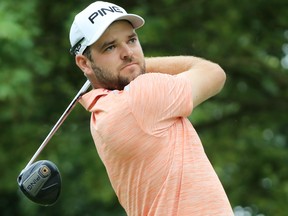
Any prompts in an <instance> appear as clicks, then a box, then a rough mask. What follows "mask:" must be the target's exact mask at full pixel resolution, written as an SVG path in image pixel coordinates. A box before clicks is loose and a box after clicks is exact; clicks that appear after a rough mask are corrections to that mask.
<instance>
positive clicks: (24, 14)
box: [0, 0, 288, 216]
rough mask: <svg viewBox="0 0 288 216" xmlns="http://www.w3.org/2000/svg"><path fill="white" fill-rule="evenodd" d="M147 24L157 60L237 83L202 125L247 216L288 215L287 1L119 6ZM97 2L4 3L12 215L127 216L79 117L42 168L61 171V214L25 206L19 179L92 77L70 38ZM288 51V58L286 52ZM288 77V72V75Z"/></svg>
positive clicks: (204, 112) (204, 113) (7, 180)
mask: <svg viewBox="0 0 288 216" xmlns="http://www.w3.org/2000/svg"><path fill="white" fill-rule="evenodd" d="M114 2H115V3H117V4H119V5H122V6H123V7H125V8H126V9H127V11H129V12H134V13H138V14H140V15H142V16H143V17H144V18H145V20H146V25H145V26H144V27H143V28H141V29H139V30H138V34H139V37H140V39H141V43H142V46H143V49H144V51H145V54H146V56H156V55H196V56H200V57H203V58H206V59H210V60H211V61H215V62H217V63H219V64H220V65H221V66H222V67H223V68H224V69H225V71H226V73H227V82H226V85H225V88H224V89H223V91H222V92H221V93H220V94H219V95H217V96H216V97H214V98H212V99H210V100H209V101H207V102H205V103H204V104H203V105H202V106H199V108H197V109H195V110H194V112H193V114H192V115H191V116H190V120H191V122H193V123H194V125H195V128H196V130H198V131H199V133H200V137H201V138H202V141H203V145H204V147H205V149H206V152H207V154H208V157H209V158H210V160H211V163H212V164H213V166H214V167H215V169H216V171H217V173H218V174H219V177H220V179H221V181H222V182H223V185H224V187H225V189H226V192H227V194H228V197H229V199H230V201H231V204H232V206H233V208H234V210H235V214H236V215H243V214H244V213H245V215H261V214H262V215H267V216H268V215H277V216H278V215H279V216H282V215H285V214H286V212H288V207H287V205H286V202H287V200H288V197H287V194H288V183H287V179H288V172H287V168H286V167H287V164H288V159H287V158H288V149H287V131H288V125H287V122H288V116H287V114H286V112H287V111H286V110H287V105H288V104H287V99H288V72H287V65H288V63H287V62H284V59H288V57H287V56H288V51H287V44H288V36H287V35H288V33H287V24H288V21H287V9H288V8H287V6H288V5H287V2H286V0H274V1H264V0H255V1H248V0H243V1H228V0H212V1H207V0H198V1H184V0H159V1H151V0H145V1H144V0H137V1H124V0H119V1H114ZM89 3H91V1H81V2H79V1H76V0H74V1H73V0H72V1H56V0H50V1H40V0H38V1H37V0H29V1H28V0H26V1H25V0H24V1H19V2H17V4H16V3H15V2H13V1H8V0H2V1H1V2H0V17H1V19H0V42H1V49H0V112H1V115H0V121H1V132H0V136H1V145H0V165H1V170H2V172H1V179H0V181H1V184H0V197H1V198H0V208H1V215H3V216H5V215H125V214H124V212H123V210H122V208H121V207H120V206H119V203H118V201H117V198H116V197H115V195H114V192H113V190H112V188H111V185H110V183H109V181H108V178H107V175H106V171H105V168H104V166H103V165H102V163H101V161H100V159H99V157H98V155H97V152H96V150H95V147H94V144H93V141H92V138H91V136H90V132H89V118H90V117H89V113H87V112H85V110H84V109H83V108H82V107H81V106H80V105H79V106H78V105H77V106H76V107H75V109H74V110H73V111H72V113H71V114H70V116H69V117H68V118H67V119H66V121H65V123H64V124H63V125H62V126H61V128H60V129H59V130H58V132H57V133H56V134H55V136H54V137H53V138H52V139H51V141H50V142H49V145H48V146H47V147H46V148H45V150H44V151H43V152H42V153H41V156H40V157H39V158H38V159H48V160H51V161H53V162H54V163H56V164H57V166H58V168H59V169H60V171H61V174H62V180H63V190H62V193H61V196H60V199H59V201H58V202H57V204H56V205H55V206H52V207H40V206H37V205H35V204H33V203H31V202H30V201H28V200H27V199H26V198H25V197H23V196H22V195H21V193H20V192H19V191H18V187H17V183H16V178H17V176H18V174H19V173H20V171H21V169H23V168H24V167H25V165H26V163H28V161H29V160H30V158H31V157H32V155H33V154H34V152H35V151H36V150H37V148H38V147H39V146H40V144H41V142H42V141H43V140H44V138H45V137H46V135H47V134H48V132H49V131H50V129H51V128H52V126H53V125H54V124H55V123H56V121H57V120H58V118H59V117H60V115H61V114H62V112H63V111H64V110H65V108H66V107H67V106H68V104H69V103H70V101H71V100H72V98H73V97H74V95H75V94H76V92H77V91H78V89H79V88H80V87H81V86H82V85H83V84H84V81H85V78H84V77H83V75H82V73H81V72H80V70H79V69H78V68H77V67H76V66H75V63H74V59H73V57H72V56H70V54H69V52H68V50H69V48H70V45H69V39H68V34H69V28H70V25H71V23H72V20H73V17H74V15H75V14H76V13H77V12H78V11H79V10H81V9H82V8H84V7H85V6H86V5H87V4H89ZM285 47H286V48H285ZM285 66H286V68H285Z"/></svg>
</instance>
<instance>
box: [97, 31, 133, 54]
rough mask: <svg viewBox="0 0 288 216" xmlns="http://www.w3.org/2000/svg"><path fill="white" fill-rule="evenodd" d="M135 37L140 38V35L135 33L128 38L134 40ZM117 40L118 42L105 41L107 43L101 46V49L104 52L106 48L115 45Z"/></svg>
mask: <svg viewBox="0 0 288 216" xmlns="http://www.w3.org/2000/svg"><path fill="white" fill-rule="evenodd" d="M135 36H138V35H137V34H136V32H133V33H132V34H130V35H129V36H128V38H129V39H131V38H133V37H135ZM116 40H117V39H115V40H112V41H105V42H104V43H103V44H102V45H101V46H100V49H101V50H102V49H105V48H106V47H108V46H111V45H113V44H114V43H115V42H116Z"/></svg>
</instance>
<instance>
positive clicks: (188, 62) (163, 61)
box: [145, 56, 211, 75]
mask: <svg viewBox="0 0 288 216" xmlns="http://www.w3.org/2000/svg"><path fill="white" fill-rule="evenodd" d="M145 61H146V71H147V72H157V73H166V74H171V75H175V74H179V73H181V72H184V71H187V70H190V69H191V68H192V67H196V66H197V65H198V64H200V65H202V66H201V68H202V69H203V66H204V67H205V65H206V64H207V63H208V65H209V64H210V63H211V62H209V61H207V60H204V59H201V58H198V57H194V56H167V57H149V58H145ZM200 65H199V66H200ZM197 67H198V66H197Z"/></svg>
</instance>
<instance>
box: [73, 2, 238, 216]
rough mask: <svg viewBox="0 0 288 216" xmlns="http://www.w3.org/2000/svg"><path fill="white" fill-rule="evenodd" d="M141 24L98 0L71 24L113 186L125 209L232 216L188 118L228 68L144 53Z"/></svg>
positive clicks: (166, 215) (95, 133)
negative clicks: (140, 33)
mask: <svg viewBox="0 0 288 216" xmlns="http://www.w3.org/2000/svg"><path fill="white" fill-rule="evenodd" d="M143 24H144V20H143V18H141V17H140V16H138V15H135V14H128V13H127V12H126V11H125V10H124V9H123V8H121V7H120V6H117V5H115V4H112V3H108V2H99V1H98V2H94V3H92V4H90V5H89V6H88V7H87V8H85V9H84V10H83V11H81V12H80V13H79V14H77V15H76V16H75V19H74V21H73V23H72V26H71V29H70V42H71V50H70V52H71V53H72V54H74V55H75V61H76V64H77V65H78V67H79V68H80V69H81V70H82V71H83V73H84V75H85V76H86V77H87V78H88V79H89V80H90V81H91V84H92V86H93V90H91V91H89V92H88V93H86V94H85V95H84V96H83V97H82V99H81V101H80V102H81V104H82V105H83V106H84V107H85V108H86V109H87V110H88V111H89V112H91V123H90V127H91V134H92V137H93V140H94V142H95V146H96V149H97V152H98V154H99V156H100V158H101V160H102V161H103V163H104V165H105V167H106V170H107V174H108V176H109V179H110V182H111V184H112V187H113V189H114V191H115V193H116V195H117V197H118V199H119V202H120V204H121V205H122V206H123V208H124V209H125V211H126V213H127V215H129V216H144V215H145V216H146V215H149V216H155V215H157V216H176V215H179V216H198V215H203V216H208V215H211V216H231V215H233V212H232V209H231V206H230V204H229V201H228V198H227V196H226V193H225V191H224V189H223V186H222V185H221V183H220V181H219V179H218V177H217V175H216V173H215V171H214V169H213V167H212V166H211V163H210V162H209V159H208V158H207V156H206V154H205V152H204V149H203V146H202V143H201V141H200V139H199V137H198V135H197V133H196V131H195V129H194V128H193V126H192V124H191V122H190V121H189V120H188V118H187V117H188V116H189V115H190V114H191V113H192V111H193V109H194V108H195V107H197V106H198V105H200V104H201V103H202V102H204V101H205V100H207V99H208V98H210V97H212V96H214V95H215V94H217V93H218V92H219V91H220V90H221V89H222V87H223V85H224V83H225V79H226V76H225V73H224V71H223V70H222V69H221V67H220V66H219V65H218V64H215V63H212V62H210V61H207V60H204V59H201V58H198V57H193V56H171V57H151V58H145V57H144V54H143V51H142V48H141V45H140V42H139V38H138V36H137V33H136V31H135V30H136V29H137V28H140V27H141V26H142V25H143ZM171 43H173V41H171Z"/></svg>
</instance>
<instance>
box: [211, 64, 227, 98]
mask: <svg viewBox="0 0 288 216" xmlns="http://www.w3.org/2000/svg"><path fill="white" fill-rule="evenodd" d="M214 67H215V69H214V70H213V71H214V78H215V81H216V82H215V84H216V85H217V87H216V89H215V90H216V94H217V93H219V92H220V91H221V90H222V89H223V87H224V85H225V82H226V73H225V71H224V70H223V68H222V67H220V65H219V64H216V63H214Z"/></svg>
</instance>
